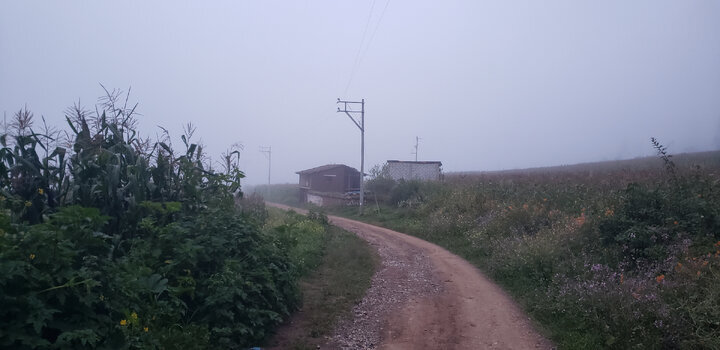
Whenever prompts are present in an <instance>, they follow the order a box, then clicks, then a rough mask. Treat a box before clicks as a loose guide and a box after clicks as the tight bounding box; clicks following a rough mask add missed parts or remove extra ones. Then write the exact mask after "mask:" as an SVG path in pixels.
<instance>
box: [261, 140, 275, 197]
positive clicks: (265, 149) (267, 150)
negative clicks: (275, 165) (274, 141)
mask: <svg viewBox="0 0 720 350" xmlns="http://www.w3.org/2000/svg"><path fill="white" fill-rule="evenodd" d="M260 152H262V153H265V156H266V157H267V159H268V194H270V166H271V165H272V146H267V147H264V146H260Z"/></svg>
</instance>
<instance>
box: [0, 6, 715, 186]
mask: <svg viewBox="0 0 720 350" xmlns="http://www.w3.org/2000/svg"><path fill="white" fill-rule="evenodd" d="M99 83H102V84H103V85H105V86H106V87H108V88H111V89H112V88H119V89H123V90H127V89H128V88H129V87H132V92H131V96H130V101H131V102H139V107H138V111H139V112H140V113H141V114H142V116H140V129H141V131H142V133H144V134H145V135H147V136H152V137H154V136H155V135H156V134H159V132H160V129H159V128H157V125H161V126H164V127H165V128H167V129H168V130H170V131H171V133H172V134H173V135H174V136H175V137H176V139H175V144H176V145H180V144H181V143H180V141H179V136H180V133H181V130H182V126H183V124H185V123H187V122H192V123H193V124H195V125H196V126H197V128H198V130H197V133H196V135H197V136H198V137H200V138H202V141H203V143H204V144H205V145H206V146H207V148H206V149H207V151H208V152H209V154H210V155H211V156H212V157H213V159H215V160H219V159H220V153H221V152H223V151H224V150H226V149H227V148H229V147H230V146H231V145H232V144H234V143H237V142H241V143H242V144H243V145H244V150H243V151H242V152H241V156H240V166H241V168H242V169H243V170H244V171H246V173H247V180H246V182H245V183H246V184H258V183H265V182H266V181H267V171H268V161H267V158H266V157H265V154H264V153H261V152H260V147H261V146H271V147H272V182H273V183H281V182H295V181H297V175H296V174H295V172H296V171H299V170H303V169H307V168H311V167H315V166H319V165H323V164H328V163H344V164H347V165H350V166H353V167H356V168H358V169H359V167H360V132H359V130H358V128H357V127H356V126H355V125H354V124H353V123H352V121H350V120H349V119H348V117H347V116H346V115H345V114H342V113H337V112H336V110H337V105H336V100H337V98H342V99H347V100H354V101H356V100H360V99H363V98H364V99H365V101H366V116H365V118H366V119H365V125H366V140H365V141H366V142H365V144H366V152H365V154H366V160H365V164H366V169H368V168H370V167H372V166H373V165H375V164H380V163H383V162H384V161H385V160H388V159H400V160H414V158H415V155H414V154H412V153H413V152H414V146H415V138H416V137H420V143H419V147H418V159H419V160H439V161H442V162H443V168H444V170H445V171H469V170H495V169H509V168H525V167H536V166H545V165H557V164H570V163H578V162H587V161H597V160H611V159H623V158H632V157H636V156H641V155H648V154H652V151H653V150H652V147H651V145H650V142H649V138H650V137H651V136H654V137H657V138H658V139H659V140H660V142H662V143H663V144H665V145H666V146H668V147H669V150H670V152H678V153H679V152H687V151H700V150H710V149H718V148H720V2H718V1H710V0H690V1H676V0H667V1H659V0H647V1H626V0H617V1H576V0H567V1H535V0H531V1H499V0H498V1H471V0H467V1H417V0H414V1H399V0H394V1H389V0H377V1H376V0H367V1H337V0H328V1H194V2H186V1H131V2H126V1H122V2H120V1H116V2H110V1H3V2H2V4H0V111H2V112H5V113H6V115H7V117H8V118H10V117H11V116H12V114H13V113H15V112H16V111H17V110H19V109H20V108H21V107H23V106H24V105H25V104H27V106H28V108H29V109H31V110H32V111H33V112H34V113H35V116H36V117H37V118H39V117H40V116H41V115H43V116H45V118H46V119H47V120H48V121H49V122H51V123H52V124H54V125H57V126H63V127H64V126H65V122H64V117H63V111H64V110H65V109H66V108H67V107H68V106H70V105H72V104H73V103H75V102H77V101H78V100H80V102H81V103H82V104H83V105H84V106H85V107H87V108H88V109H93V110H94V105H95V103H96V101H97V98H98V97H99V96H101V95H102V94H103V90H102V88H101V87H100V85H99Z"/></svg>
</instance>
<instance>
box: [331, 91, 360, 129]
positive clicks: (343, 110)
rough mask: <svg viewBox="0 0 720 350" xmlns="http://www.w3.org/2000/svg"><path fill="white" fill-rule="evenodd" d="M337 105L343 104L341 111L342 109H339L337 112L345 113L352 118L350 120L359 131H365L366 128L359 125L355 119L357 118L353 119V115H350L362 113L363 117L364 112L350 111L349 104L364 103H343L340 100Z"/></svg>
mask: <svg viewBox="0 0 720 350" xmlns="http://www.w3.org/2000/svg"><path fill="white" fill-rule="evenodd" d="M337 103H338V104H343V108H342V109H340V107H338V109H337V111H338V112H344V113H345V114H347V116H348V117H349V118H350V120H352V122H353V123H355V125H356V126H357V127H358V129H360V131H365V130H364V129H365V128H364V127H363V126H362V125H361V123H358V121H357V120H356V119H355V117H353V116H352V114H350V113H360V114H361V115H362V113H363V111H353V110H348V104H353V103H358V104H362V102H361V101H342V100H340V99H339V98H338V100H337Z"/></svg>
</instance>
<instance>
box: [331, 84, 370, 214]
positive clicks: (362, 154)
mask: <svg viewBox="0 0 720 350" xmlns="http://www.w3.org/2000/svg"><path fill="white" fill-rule="evenodd" d="M337 103H338V104H342V105H343V108H342V109H340V107H338V109H337V111H338V112H344V113H345V114H347V116H348V117H349V118H350V120H352V121H353V123H355V125H356V126H357V127H358V129H360V214H362V213H363V205H364V203H365V99H362V100H360V101H343V100H340V99H339V98H338V99H337ZM352 104H359V105H360V110H359V111H353V110H351V109H348V105H352ZM357 113H360V121H359V122H358V121H357V119H355V117H353V114H357Z"/></svg>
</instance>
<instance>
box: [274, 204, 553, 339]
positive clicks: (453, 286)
mask: <svg viewBox="0 0 720 350" xmlns="http://www.w3.org/2000/svg"><path fill="white" fill-rule="evenodd" d="M268 204H269V205H272V206H276V207H279V208H283V209H290V208H289V207H286V206H283V205H279V204H270V203H268ZM294 210H296V211H301V210H299V209H294ZM330 221H331V223H332V224H333V225H336V226H339V227H342V228H343V229H345V230H347V231H350V232H353V233H355V234H357V235H358V236H360V237H361V238H363V239H365V240H366V241H368V242H369V243H370V244H371V245H373V246H374V247H376V248H377V249H378V253H379V255H380V257H381V259H382V260H383V262H382V266H381V267H380V268H379V270H378V272H377V273H376V275H375V276H374V277H373V281H372V286H371V287H370V289H369V290H368V292H367V295H366V296H365V298H364V299H363V301H362V302H361V303H360V304H359V305H358V306H357V307H356V308H355V309H354V316H355V317H354V319H352V320H347V321H345V322H343V323H341V324H340V325H338V327H337V330H336V332H335V333H336V334H335V335H334V336H333V337H332V338H331V339H330V340H329V344H328V345H327V347H326V348H328V349H334V348H347V349H367V348H380V349H551V348H552V344H551V343H550V342H549V341H548V340H547V339H545V338H543V337H542V336H541V335H539V334H538V333H537V332H536V331H535V330H534V329H533V327H532V325H531V324H530V322H529V320H528V317H527V316H526V315H524V313H523V312H522V311H521V310H520V309H519V307H518V306H517V305H516V304H515V303H514V302H513V301H512V300H511V299H510V298H509V297H508V295H507V294H506V293H505V292H504V291H503V290H501V289H500V288H499V287H498V286H497V285H495V284H494V283H493V282H491V281H490V280H489V279H488V278H487V277H485V276H484V275H483V274H482V273H481V272H480V271H478V270H477V269H476V268H475V267H474V266H472V265H471V264H470V263H468V262H467V261H465V260H463V259H462V258H460V257H458V256H457V255H455V254H452V253H450V252H448V251H447V250H445V249H443V248H440V247H439V246H437V245H434V244H432V243H429V242H426V241H423V240H421V239H419V238H416V237H412V236H409V235H406V234H403V233H400V232H395V231H392V230H388V229H385V228H381V227H377V226H373V225H369V224H365V223H362V222H358V221H354V220H349V219H345V218H340V217H335V216H331V217H330Z"/></svg>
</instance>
